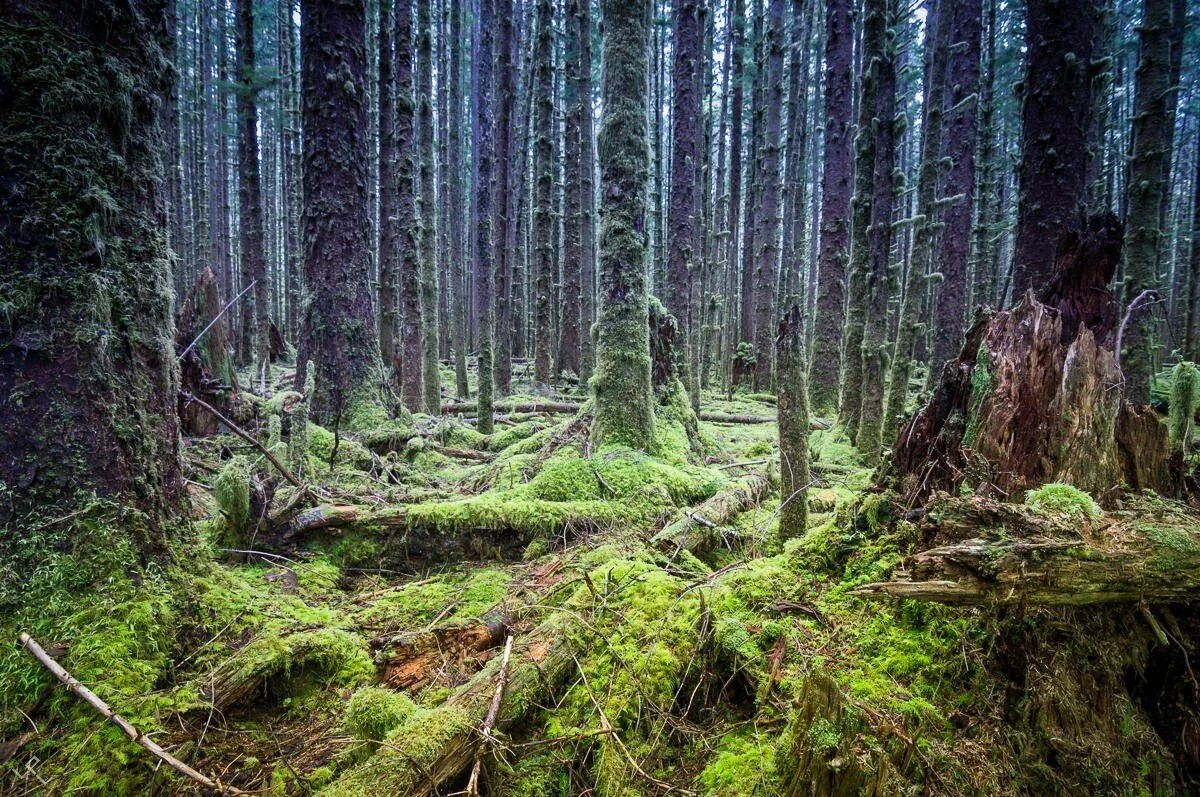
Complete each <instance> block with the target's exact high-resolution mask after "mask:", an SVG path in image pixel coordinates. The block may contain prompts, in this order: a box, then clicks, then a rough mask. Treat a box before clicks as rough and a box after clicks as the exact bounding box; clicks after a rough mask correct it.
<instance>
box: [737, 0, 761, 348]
mask: <svg viewBox="0 0 1200 797" xmlns="http://www.w3.org/2000/svg"><path fill="white" fill-rule="evenodd" d="M758 5H759V0H750V8H751V11H752V16H753V17H754V27H753V28H752V33H751V44H750V52H751V70H750V74H751V77H752V79H751V81H750V114H749V120H748V121H749V129H748V130H747V131H746V174H745V198H744V204H745V208H744V209H743V211H742V251H741V257H742V265H741V273H740V275H739V286H740V293H739V298H740V301H739V303H738V342H739V344H740V343H745V344H746V346H747V347H750V348H751V350H752V349H753V346H754V256H755V254H756V253H757V252H758V249H757V247H758V240H759V235H760V233H761V232H762V220H763V213H762V204H761V203H762V186H761V185H760V184H759V179H758V178H759V158H760V157H762V135H763V124H762V118H763V111H764V109H763V101H762V95H763V74H764V72H765V70H764V68H763V60H764V59H763V51H764V47H763V42H764V41H765V39H764V37H763V16H764V15H763V14H759V13H758Z"/></svg>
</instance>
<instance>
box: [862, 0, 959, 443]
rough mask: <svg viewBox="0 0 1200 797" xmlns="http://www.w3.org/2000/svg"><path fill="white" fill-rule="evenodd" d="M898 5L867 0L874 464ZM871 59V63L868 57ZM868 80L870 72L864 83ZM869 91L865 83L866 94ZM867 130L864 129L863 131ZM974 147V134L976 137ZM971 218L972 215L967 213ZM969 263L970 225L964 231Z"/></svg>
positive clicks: (868, 395) (867, 426)
mask: <svg viewBox="0 0 1200 797" xmlns="http://www.w3.org/2000/svg"><path fill="white" fill-rule="evenodd" d="M892 8H893V5H892V3H891V2H889V0H867V4H866V19H865V20H864V21H863V59H864V60H863V70H864V75H866V74H867V73H868V71H869V72H873V73H874V75H873V76H871V79H873V80H874V81H875V87H874V95H875V96H874V99H875V108H874V112H873V117H874V118H873V119H871V120H870V123H869V125H868V129H867V131H866V133H867V135H871V136H872V137H873V139H874V141H873V142H872V150H873V151H872V156H873V164H872V167H871V168H872V170H873V176H872V179H871V184H872V189H871V190H872V196H871V205H870V219H871V227H870V230H869V233H868V240H869V243H868V246H869V247H870V248H869V251H868V253H867V262H866V264H865V268H866V270H867V273H866V280H865V281H866V300H867V301H866V308H865V309H866V314H865V318H864V323H863V338H862V348H861V351H860V356H861V358H862V377H861V378H862V382H861V394H862V400H861V404H860V407H859V420H858V433H857V437H856V439H855V442H856V444H857V446H858V450H859V451H860V452H862V455H863V459H864V460H865V461H866V462H867V464H868V465H874V464H875V463H877V462H878V461H879V454H880V450H881V448H882V447H883V446H882V431H883V389H884V364H885V363H886V362H887V330H888V323H887V312H888V297H889V293H890V291H889V288H890V282H891V280H890V279H889V267H890V265H891V262H890V261H891V253H892V207H893V205H894V200H895V187H896V184H895V171H896V59H895V50H894V46H893V45H892V44H891V43H890V42H889V38H890V37H889V35H888V30H889V28H890V27H891V25H892ZM867 59H870V62H869V63H868V60H867ZM866 80H867V78H866V77H864V84H865V81H866ZM866 95H867V92H866V89H865V88H864V96H866ZM860 134H861V133H860ZM970 144H971V146H972V147H974V145H975V142H974V139H972V140H971V142H970ZM967 222H968V223H969V222H970V216H969V215H968V216H967ZM962 235H963V239H962V244H963V253H964V263H963V265H964V268H965V265H966V263H965V253H966V245H967V243H968V241H969V239H970V230H969V229H967V230H963V231H962Z"/></svg>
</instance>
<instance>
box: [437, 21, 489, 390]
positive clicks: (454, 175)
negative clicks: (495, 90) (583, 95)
mask: <svg viewBox="0 0 1200 797" xmlns="http://www.w3.org/2000/svg"><path fill="white" fill-rule="evenodd" d="M481 2H483V3H486V2H487V0H481ZM462 16H463V13H462V8H461V7H460V0H450V41H449V42H448V45H449V48H450V75H449V80H450V91H449V92H447V94H448V96H449V101H450V114H449V117H450V119H449V132H450V141H449V144H448V146H447V154H448V157H447V166H446V168H447V169H448V170H449V172H450V180H449V186H450V196H449V202H448V203H446V204H447V212H448V213H449V224H448V225H447V226H448V227H449V230H448V232H449V235H450V268H449V269H447V277H448V278H449V279H450V280H451V283H450V286H448V288H447V293H448V295H449V298H450V301H451V302H452V305H451V308H450V313H451V320H452V323H453V328H454V339H453V340H452V341H451V342H450V348H451V350H452V351H453V354H454V394H455V395H456V396H458V397H459V398H466V397H467V395H468V394H469V392H470V391H469V390H468V388H467V347H468V341H469V340H471V339H472V337H471V336H470V335H469V334H468V330H467V310H468V308H469V307H470V306H471V305H472V302H471V301H470V298H471V293H470V292H469V291H468V290H467V289H466V285H467V276H468V274H467V267H466V263H467V252H468V249H467V247H466V240H465V237H464V235H463V219H465V218H466V186H465V185H464V181H463V166H462V153H463V147H464V146H466V139H465V137H464V136H463V119H462V113H463V79H462V60H463V55H462V41H463V25H462ZM478 24H479V21H477V24H476V27H478ZM488 39H489V41H488V43H487V44H488V57H489V59H490V58H491V41H490V40H491V31H488ZM482 45H483V41H482V40H481V41H480V46H482ZM480 54H482V53H480ZM481 68H482V65H481V64H478V63H476V64H474V69H475V72H476V77H477V79H478V80H480V81H481V82H480V83H479V87H478V88H477V90H476V95H475V97H474V100H475V102H476V103H482V102H483V98H482V95H481V94H479V92H485V93H486V92H487V91H489V89H490V86H488V85H486V84H484V83H483V82H482V80H483V78H482V77H481V76H480V75H479V70H480V69H481ZM487 69H488V74H489V75H490V74H491V64H490V63H489V64H488V65H487ZM489 79H490V78H489ZM477 113H478V111H477ZM488 113H489V114H490V113H491V110H490V109H489V110H488ZM475 135H476V136H478V135H479V131H478V130H476V131H475ZM476 144H477V146H481V144H479V142H478V140H477V141H476ZM487 157H488V158H490V157H491V153H490V152H489V153H487ZM478 158H479V160H478V161H477V162H478V163H479V165H480V166H482V163H483V156H482V155H480V156H478ZM477 179H479V180H482V179H483V177H482V175H480V176H478V177H477ZM487 179H488V180H489V181H490V180H491V175H490V174H489V175H488V178H487ZM486 190H488V191H490V190H491V186H490V185H487V189H486ZM484 192H485V189H484V188H482V187H477V189H476V191H475V199H476V201H477V202H478V201H479V199H480V198H481V197H482V196H483V194H484ZM481 214H482V209H481V208H480V207H479V206H478V205H476V206H475V212H474V214H473V215H474V217H475V221H476V224H477V227H476V230H475V241H476V243H478V242H479V241H480V229H479V227H481V226H482V225H483V224H485V223H486V224H489V225H490V224H491V220H490V219H488V220H487V221H486V222H485V221H484V217H483V216H482V215H481ZM490 235H491V231H490V230H488V236H489V237H488V240H487V242H488V245H489V246H490V245H491V237H490ZM476 258H478V254H476ZM488 261H489V262H488V272H489V274H490V272H491V262H490V261H491V256H490V255H489V256H488ZM476 262H477V263H478V264H479V265H481V266H482V265H483V263H482V261H480V260H478V259H477V260H476ZM479 276H480V275H479V273H478V272H476V273H475V279H476V280H478V279H479ZM481 298H482V297H481ZM480 309H481V310H482V308H480ZM480 356H481V357H482V355H480Z"/></svg>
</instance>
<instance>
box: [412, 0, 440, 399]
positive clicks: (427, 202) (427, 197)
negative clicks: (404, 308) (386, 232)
mask: <svg viewBox="0 0 1200 797" xmlns="http://www.w3.org/2000/svg"><path fill="white" fill-rule="evenodd" d="M431 4H432V0H417V94H416V97H417V149H418V151H419V153H420V164H421V165H420V179H419V186H420V192H421V194H420V200H419V202H418V203H417V207H418V209H419V211H420V218H421V234H420V237H419V238H418V239H417V249H418V251H419V262H420V264H421V265H420V271H419V277H418V283H419V286H420V287H419V294H420V298H421V405H422V408H423V409H424V410H425V411H426V412H428V413H429V414H430V415H437V413H438V410H439V409H440V408H441V406H442V399H441V394H442V391H441V387H442V385H441V381H442V377H441V371H440V370H439V367H438V331H439V329H438V262H437V204H436V191H435V188H434V182H433V180H434V161H433V159H434V150H433V11H432V6H431Z"/></svg>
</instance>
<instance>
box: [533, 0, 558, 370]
mask: <svg viewBox="0 0 1200 797" xmlns="http://www.w3.org/2000/svg"><path fill="white" fill-rule="evenodd" d="M553 23H554V5H553V3H552V2H551V0H537V32H536V34H535V39H534V49H533V71H534V76H535V77H534V85H535V88H534V100H533V104H534V120H533V136H534V142H533V248H534V285H533V297H532V298H533V382H534V387H535V388H536V389H537V390H542V391H547V390H549V387H550V346H551V341H552V337H553V330H552V329H551V324H552V319H551V305H550V303H551V302H552V301H553V298H552V296H551V293H552V291H553V290H554V275H555V261H554V244H553V240H552V239H553V236H554V151H553V150H554V145H553V136H554V130H555V128H556V127H557V125H555V122H554V64H553V62H552V59H553V42H554V32H553V30H552V26H553Z"/></svg>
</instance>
